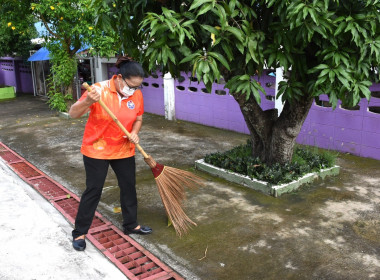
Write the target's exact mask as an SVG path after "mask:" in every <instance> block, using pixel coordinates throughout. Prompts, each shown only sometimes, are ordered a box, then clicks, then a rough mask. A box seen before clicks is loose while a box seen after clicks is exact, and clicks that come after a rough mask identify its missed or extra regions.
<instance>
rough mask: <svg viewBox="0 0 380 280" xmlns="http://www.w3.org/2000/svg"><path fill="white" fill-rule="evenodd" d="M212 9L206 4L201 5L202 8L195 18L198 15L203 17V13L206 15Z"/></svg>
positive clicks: (210, 5)
mask: <svg viewBox="0 0 380 280" xmlns="http://www.w3.org/2000/svg"><path fill="white" fill-rule="evenodd" d="M211 9H212V4H211V3H210V4H206V5H203V6H202V8H201V9H200V10H199V12H198V13H197V17H199V16H200V15H203V14H205V13H207V12H208V11H210V10H211Z"/></svg>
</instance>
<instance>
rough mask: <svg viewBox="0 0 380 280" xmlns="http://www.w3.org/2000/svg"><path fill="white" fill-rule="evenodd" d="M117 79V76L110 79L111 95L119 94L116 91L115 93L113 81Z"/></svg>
mask: <svg viewBox="0 0 380 280" xmlns="http://www.w3.org/2000/svg"><path fill="white" fill-rule="evenodd" d="M116 78H117V75H113V76H112V78H111V79H110V91H111V92H112V93H116V94H119V93H118V92H117V91H116V87H115V80H116Z"/></svg>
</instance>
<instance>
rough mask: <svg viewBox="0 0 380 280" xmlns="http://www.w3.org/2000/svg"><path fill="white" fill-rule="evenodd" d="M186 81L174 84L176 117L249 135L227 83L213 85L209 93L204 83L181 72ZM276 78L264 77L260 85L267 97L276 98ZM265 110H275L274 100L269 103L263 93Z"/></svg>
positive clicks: (262, 98)
mask: <svg viewBox="0 0 380 280" xmlns="http://www.w3.org/2000/svg"><path fill="white" fill-rule="evenodd" d="M182 76H183V77H184V78H185V80H184V81H183V82H179V81H178V80H176V81H175V84H174V86H175V90H174V91H175V112H176V118H177V119H179V120H186V121H191V122H196V123H200V124H204V125H208V126H214V127H219V128H224V129H228V130H233V131H237V132H242V133H246V134H248V133H249V131H248V128H247V126H246V124H245V121H244V118H243V115H242V114H241V111H240V108H239V105H238V104H237V102H236V101H235V99H234V98H233V97H232V96H231V95H230V94H229V91H228V89H224V83H223V82H222V81H220V82H221V83H220V84H216V83H215V84H214V85H213V87H212V92H211V93H207V90H206V88H205V86H204V83H202V82H201V83H199V84H198V81H196V80H193V81H192V80H190V78H189V76H188V75H186V74H185V73H182ZM275 81H276V78H274V77H272V76H268V75H263V76H262V77H261V78H260V83H261V85H262V86H263V87H264V88H265V89H266V90H267V93H268V98H269V99H273V96H274V88H272V87H273V86H270V85H274V83H275ZM268 86H269V87H268ZM261 100H262V104H261V105H262V107H263V108H264V109H265V110H267V109H271V108H274V101H270V100H268V99H267V98H265V96H264V95H263V94H261Z"/></svg>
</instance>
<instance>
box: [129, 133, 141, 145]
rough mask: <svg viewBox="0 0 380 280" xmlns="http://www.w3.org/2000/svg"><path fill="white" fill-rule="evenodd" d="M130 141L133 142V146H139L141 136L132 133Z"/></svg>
mask: <svg viewBox="0 0 380 280" xmlns="http://www.w3.org/2000/svg"><path fill="white" fill-rule="evenodd" d="M129 141H131V142H132V143H133V144H138V143H139V141H140V139H139V136H138V135H137V134H136V133H134V132H131V135H130V137H129Z"/></svg>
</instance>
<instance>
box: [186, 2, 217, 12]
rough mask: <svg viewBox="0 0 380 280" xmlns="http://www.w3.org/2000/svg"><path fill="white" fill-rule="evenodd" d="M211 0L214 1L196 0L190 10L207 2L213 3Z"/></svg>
mask: <svg viewBox="0 0 380 280" xmlns="http://www.w3.org/2000/svg"><path fill="white" fill-rule="evenodd" d="M211 2H213V0H195V1H194V2H193V4H191V6H190V9H189V11H191V10H194V9H196V8H198V7H199V6H201V5H203V4H205V3H211Z"/></svg>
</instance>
